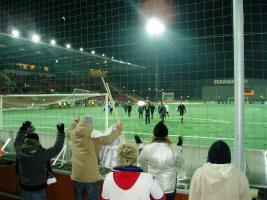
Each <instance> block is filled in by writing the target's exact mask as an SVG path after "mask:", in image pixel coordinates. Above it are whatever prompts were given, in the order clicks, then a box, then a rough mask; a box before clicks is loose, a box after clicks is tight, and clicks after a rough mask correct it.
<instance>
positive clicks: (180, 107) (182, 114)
mask: <svg viewBox="0 0 267 200" xmlns="http://www.w3.org/2000/svg"><path fill="white" fill-rule="evenodd" d="M177 112H179V113H180V118H181V123H183V122H184V114H185V113H186V109H185V105H184V104H183V102H180V104H179V106H178V107H177Z"/></svg>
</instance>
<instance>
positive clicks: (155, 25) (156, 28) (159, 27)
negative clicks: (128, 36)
mask: <svg viewBox="0 0 267 200" xmlns="http://www.w3.org/2000/svg"><path fill="white" fill-rule="evenodd" d="M146 30H147V32H148V34H149V35H160V34H162V33H163V32H164V31H165V26H164V24H163V23H162V22H161V21H160V20H159V19H157V18H155V17H153V18H151V19H149V20H148V21H147V24H146Z"/></svg>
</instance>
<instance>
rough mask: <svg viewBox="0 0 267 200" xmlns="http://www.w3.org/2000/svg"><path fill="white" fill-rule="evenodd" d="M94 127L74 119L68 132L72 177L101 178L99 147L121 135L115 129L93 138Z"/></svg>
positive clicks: (85, 180) (88, 180) (84, 179)
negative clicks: (108, 133) (107, 133)
mask: <svg viewBox="0 0 267 200" xmlns="http://www.w3.org/2000/svg"><path fill="white" fill-rule="evenodd" d="M92 131H93V128H92V126H91V124H90V123H87V122H85V121H83V120H81V121H80V122H79V123H77V122H76V121H74V122H73V123H72V124H71V126H70V128H69V129H68V132H67V137H68V138H69V140H70V141H71V148H72V172H71V179H72V180H74V181H78V182H84V183H91V182H96V181H99V180H101V176H100V173H99V166H98V155H99V153H98V152H99V148H100V147H101V146H105V145H109V144H111V143H112V142H113V141H114V140H115V139H116V138H117V137H118V136H119V135H120V133H119V131H118V130H117V129H113V131H112V132H111V134H110V135H106V136H102V137H97V138H92V137H91V134H92Z"/></svg>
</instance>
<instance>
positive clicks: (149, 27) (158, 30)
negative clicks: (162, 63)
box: [146, 17, 165, 100]
mask: <svg viewBox="0 0 267 200" xmlns="http://www.w3.org/2000/svg"><path fill="white" fill-rule="evenodd" d="M146 31H147V33H148V35H149V36H150V37H159V36H160V35H162V34H163V33H164V31H165V25H164V24H163V23H162V22H161V21H160V20H159V19H158V18H156V17H152V18H150V19H148V21H147V23H146ZM156 43H157V42H155V45H156V48H155V94H156V95H155V99H157V100H158V93H159V66H158V45H157V44H156Z"/></svg>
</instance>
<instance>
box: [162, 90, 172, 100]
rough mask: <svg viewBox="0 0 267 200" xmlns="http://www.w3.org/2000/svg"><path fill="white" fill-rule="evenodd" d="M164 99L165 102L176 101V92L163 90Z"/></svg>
mask: <svg viewBox="0 0 267 200" xmlns="http://www.w3.org/2000/svg"><path fill="white" fill-rule="evenodd" d="M162 101H163V102H173V101H174V93H173V92H163V93H162Z"/></svg>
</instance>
